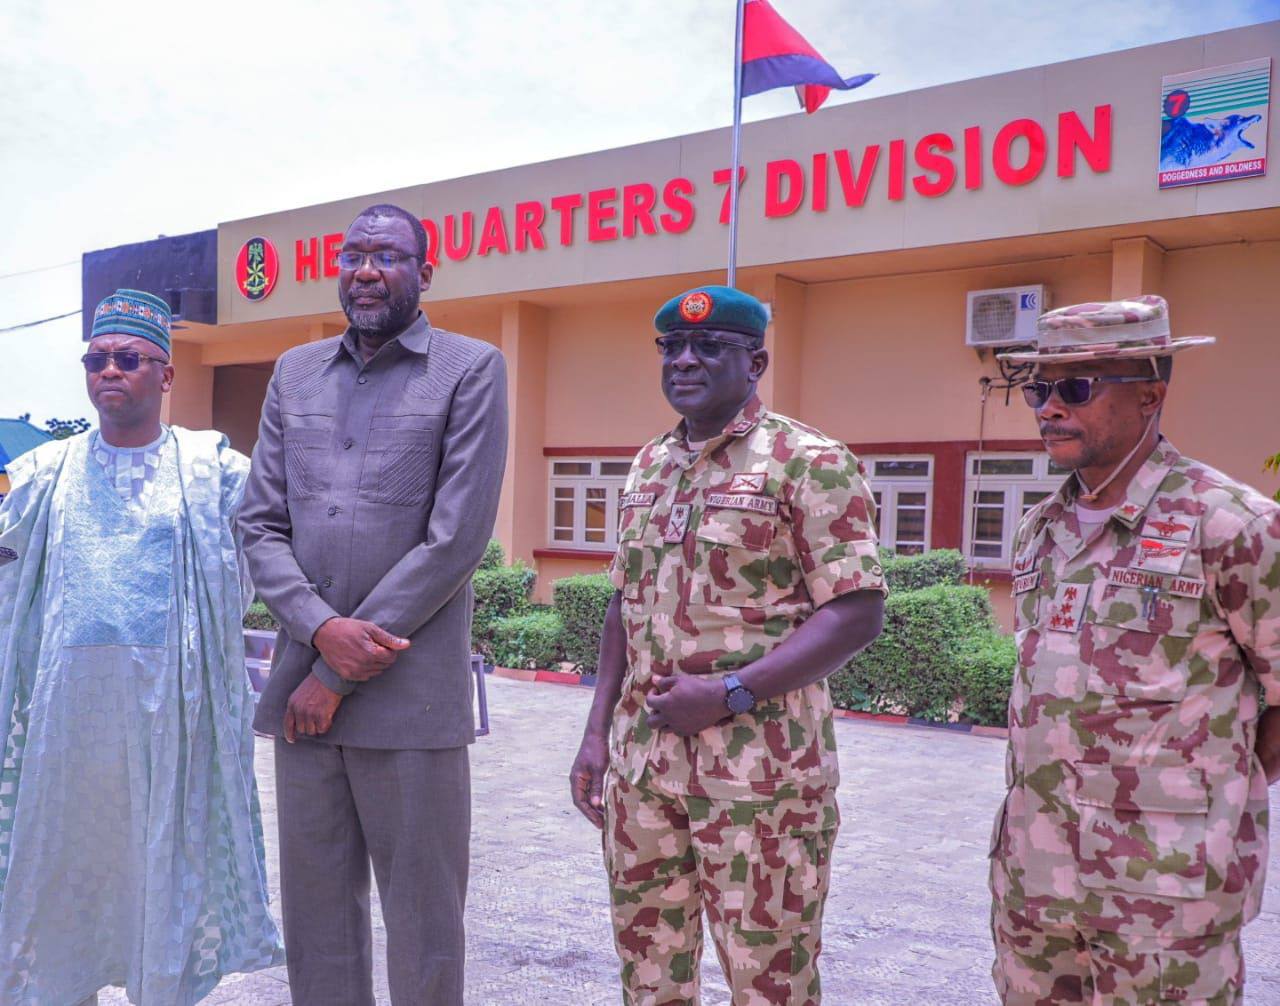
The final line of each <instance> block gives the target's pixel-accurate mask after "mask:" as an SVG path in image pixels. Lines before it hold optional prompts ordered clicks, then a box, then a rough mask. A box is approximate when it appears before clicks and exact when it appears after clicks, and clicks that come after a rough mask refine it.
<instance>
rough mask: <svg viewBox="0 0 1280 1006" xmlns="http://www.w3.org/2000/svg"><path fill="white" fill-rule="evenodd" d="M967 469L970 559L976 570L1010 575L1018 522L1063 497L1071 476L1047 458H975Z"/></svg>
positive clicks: (966, 516)
mask: <svg viewBox="0 0 1280 1006" xmlns="http://www.w3.org/2000/svg"><path fill="white" fill-rule="evenodd" d="M966 464H967V472H966V477H965V493H964V496H965V508H964V552H965V555H967V556H968V557H969V558H970V559H971V560H973V563H974V565H977V566H989V567H994V568H997V569H1008V568H1009V567H1010V566H1012V565H1013V555H1012V550H1013V535H1014V532H1015V531H1017V529H1018V522H1019V521H1020V520H1021V519H1022V517H1023V516H1024V515H1025V514H1026V513H1027V511H1028V510H1030V509H1031V508H1032V507H1033V506H1035V505H1036V504H1037V503H1039V502H1040V501H1041V500H1043V499H1046V498H1047V497H1049V496H1051V495H1053V493H1055V492H1057V491H1058V487H1059V486H1060V485H1062V480H1063V479H1064V478H1065V477H1066V476H1067V475H1068V474H1069V470H1068V469H1065V468H1059V467H1058V466H1057V465H1055V464H1053V463H1052V462H1051V461H1050V460H1049V455H1048V454H1044V453H1037V454H981V455H979V454H970V455H969V457H968V459H967V461H966Z"/></svg>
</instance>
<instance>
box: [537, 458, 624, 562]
mask: <svg viewBox="0 0 1280 1006" xmlns="http://www.w3.org/2000/svg"><path fill="white" fill-rule="evenodd" d="M565 464H586V465H589V466H590V471H589V472H587V473H586V474H581V475H557V474H556V466H557V465H565ZM608 464H617V465H624V466H625V467H626V468H627V471H628V472H629V471H630V470H631V459H630V458H618V457H594V456H591V455H579V456H575V457H564V458H561V457H556V458H548V459H547V528H546V534H547V547H548V548H551V549H563V550H576V551H586V552H599V553H600V554H601V555H602V556H608V555H610V554H612V553H613V552H615V551H616V550H617V548H618V521H619V517H620V514H621V511H620V510H619V509H618V501H619V499H620V498H621V496H622V494H623V491H624V490H625V489H626V484H627V475H626V473H624V474H622V475H605V474H603V471H602V466H604V465H608ZM557 489H568V490H571V491H572V493H573V496H572V499H573V518H572V521H573V523H572V526H571V527H570V528H569V529H568V530H569V531H570V533H571V539H570V540H565V539H563V538H557V537H556V532H557V531H559V530H563V529H564V528H563V527H562V526H561V525H558V524H557V523H556V502H557V496H556V490H557ZM591 489H595V490H602V491H603V492H604V502H605V517H604V541H602V542H601V541H589V540H588V539H587V531H588V530H589V529H588V528H587V520H586V515H587V494H588V490H591ZM590 530H595V529H590Z"/></svg>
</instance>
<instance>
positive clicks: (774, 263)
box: [85, 23, 1280, 614]
mask: <svg viewBox="0 0 1280 1006" xmlns="http://www.w3.org/2000/svg"><path fill="white" fill-rule="evenodd" d="M1278 55H1280V23H1269V24H1264V25H1259V26H1255V27H1250V28H1244V29H1238V30H1234V31H1229V32H1222V33H1218V34H1213V35H1208V36H1200V37H1195V38H1188V39H1182V40H1178V41H1175V42H1170V43H1166V44H1161V45H1156V46H1149V47H1145V48H1138V49H1131V50H1127V51H1123V52H1117V53H1111V54H1107V55H1103V56H1097V57H1093V58H1089V59H1083V60H1077V61H1072V62H1067V63H1060V64H1053V65H1049V66H1043V67H1037V68H1034V69H1028V70H1020V71H1017V72H1013V73H1006V74H1001V75H998V76H993V77H986V78H981V79H976V80H971V81H965V82H961V83H956V84H949V85H946V86H941V87H935V88H928V89H924V90H919V91H913V92H908V93H903V94H897V95H891V96H888V97H883V98H877V99H874V100H865V101H859V102H854V103H852V104H846V105H842V106H838V107H834V108H830V109H826V110H823V111H821V112H819V113H818V114H816V115H813V116H803V115H793V116H788V117H785V118H780V119H773V120H768V121H764V122H759V123H754V124H751V125H748V126H746V127H745V128H744V134H743V152H744V154H743V161H744V165H745V178H744V180H743V183H742V197H741V198H742V211H741V212H742V217H741V238H740V245H739V247H740V249H741V251H740V265H739V274H738V278H739V286H741V287H742V288H743V289H746V290H748V291H749V292H751V293H753V294H755V295H756V296H758V297H759V298H761V299H762V300H763V301H765V302H767V303H768V304H769V305H770V308H771V310H772V318H773V320H772V324H771V328H770V332H769V335H768V340H767V348H768V349H769V350H770V353H771V356H772V364H771V367H770V369H769V372H768V373H767V374H766V376H765V379H764V382H763V384H762V388H761V391H762V397H763V398H764V400H765V402H766V404H767V405H769V406H770V407H771V408H773V409H775V410H777V411H779V412H783V413H785V414H788V415H791V416H794V417H796V418H798V419H800V420H802V421H804V422H806V423H809V424H811V425H813V426H816V427H818V428H819V429H821V430H823V431H824V432H826V433H828V434H830V435H832V436H836V437H839V438H841V439H842V440H844V441H846V442H848V443H849V444H850V445H851V446H852V447H853V448H854V450H855V451H857V452H858V454H859V455H860V456H861V457H862V458H863V459H864V460H865V461H866V464H867V469H868V475H869V478H870V481H871V485H872V488H873V490H874V491H875V493H876V496H877V498H878V500H879V502H880V530H881V535H882V537H883V539H884V542H885V544H886V545H888V546H889V547H892V548H895V549H897V550H898V551H900V552H914V551H921V550H926V549H930V548H943V547H947V548H960V549H963V550H964V551H965V552H966V553H967V554H968V555H969V556H971V557H972V560H973V563H974V565H975V568H976V569H977V570H978V572H979V575H980V578H981V579H982V580H983V581H984V582H987V583H990V584H991V585H992V586H993V588H994V594H995V596H996V599H997V607H998V610H1000V611H1001V612H1002V614H1004V613H1007V593H1008V591H1007V586H1005V584H1006V583H1007V580H1008V568H1009V564H1010V554H1009V549H1010V542H1011V540H1012V536H1013V530H1014V527H1015V525H1016V522H1017V520H1018V518H1019V517H1020V516H1021V514H1022V513H1023V512H1025V510H1026V509H1027V508H1028V507H1030V506H1031V505H1032V504H1034V503H1035V502H1036V501H1037V500H1039V499H1041V498H1043V496H1044V495H1045V494H1047V493H1049V492H1051V491H1053V489H1054V488H1055V487H1056V485H1057V484H1058V483H1059V482H1060V481H1061V478H1062V475H1063V473H1062V472H1059V471H1055V470H1054V469H1053V468H1052V466H1051V465H1050V464H1049V462H1048V458H1047V456H1046V455H1045V453H1044V451H1043V450H1042V447H1041V444H1040V442H1039V440H1038V438H1037V436H1036V428H1035V423H1034V421H1033V416H1032V413H1031V411H1030V410H1029V409H1028V408H1027V407H1026V406H1025V405H1024V404H1023V403H1022V400H1021V396H1020V395H1019V394H1018V393H1017V392H1016V390H1011V388H1010V385H1011V384H1013V383H1016V380H1017V379H1018V378H1019V377H1020V376H1024V375H1019V374H1016V373H1009V372H1007V371H1003V370H1002V369H1001V367H1000V366H999V364H998V363H997V361H996V360H995V357H994V349H995V348H996V347H997V346H999V345H1002V344H1005V343H1008V342H1009V341H1012V340H1016V339H1018V338H1019V337H1021V336H1025V335H1026V331H1027V329H1026V327H1025V326H1026V325H1027V323H1028V322H1029V321H1030V322H1033V321H1034V317H1035V314H1036V313H1037V312H1038V311H1039V310H1043V309H1044V308H1046V307H1050V306H1054V305H1062V304H1068V303H1074V302H1081V301H1087V300H1099V299H1112V298H1117V297H1123V296H1129V295H1136V294H1139V293H1159V294H1161V295H1163V296H1165V297H1166V298H1167V299H1168V300H1169V302H1170V310H1171V316H1172V321H1173V326H1174V331H1175V334H1178V335H1186V334H1201V333H1205V334H1212V335H1216V336H1217V337H1218V340H1219V343H1218V345H1217V346H1216V347H1214V348H1213V349H1207V350H1201V351H1197V352H1195V353H1189V354H1185V355H1180V356H1179V358H1178V361H1177V366H1176V369H1175V375H1174V382H1173V388H1172V393H1171V403H1170V405H1169V407H1168V409H1167V412H1166V415H1165V417H1164V430H1165V432H1166V434H1167V435H1168V436H1169V437H1170V439H1171V440H1172V441H1173V442H1174V443H1175V444H1176V445H1177V446H1178V447H1179V448H1180V449H1182V450H1183V451H1184V452H1186V453H1188V454H1192V455H1194V456H1196V457H1199V458H1201V459H1202V460H1205V461H1207V462H1209V463H1211V464H1213V465H1215V466H1217V467H1219V468H1221V469H1223V470H1224V471H1226V472H1227V473H1228V474H1230V475H1232V476H1233V477H1236V478H1240V479H1243V480H1245V481H1247V482H1252V483H1254V484H1256V485H1259V486H1260V487H1261V488H1264V489H1267V490H1269V491H1270V490H1274V488H1275V486H1274V485H1269V484H1268V482H1274V481H1275V480H1274V478H1273V477H1271V476H1268V475H1266V474H1265V473H1264V472H1263V470H1262V461H1263V458H1264V457H1266V456H1267V455H1269V454H1273V453H1275V451H1276V450H1280V442H1277V441H1280V430H1278V429H1277V425H1278V424H1277V423H1276V421H1275V419H1276V406H1275V396H1274V391H1273V388H1274V385H1275V379H1276V376H1277V373H1278V368H1277V365H1276V362H1275V350H1274V339H1275V336H1274V334H1273V329H1274V325H1275V321H1274V319H1276V318H1277V317H1280V283H1277V282H1276V281H1275V279H1274V278H1273V277H1275V276H1276V275H1280V174H1278V173H1277V172H1270V173H1268V172H1267V170H1266V157H1267V128H1266V127H1267V124H1268V123H1267V118H1268V116H1267V114H1266V109H1267V107H1268V104H1269V97H1270V81H1271V61H1272V60H1273V59H1274V57H1276V56H1278ZM1188 106H1189V107H1188ZM1242 110H1243V111H1242ZM1246 113H1247V114H1246ZM1246 119H1247V120H1249V121H1247V122H1246V121H1245V120H1246ZM1178 120H1181V121H1178ZM1175 141H1176V142H1175ZM728 163H729V134H728V130H716V131H711V132H706V133H698V134H693V135H688V136H681V137H675V138H672V139H667V140H660V141H657V142H652V143H645V144H640V145H637V146H633V147H628V148H623V149H618V150H609V151H603V152H599V153H592V154H587V155H583V156H579V157H572V158H567V159H563V160H558V161H551V162H546V163H542V164H533V165H525V166H520V167H514V168H510V169H507V170H502V171H496V172H492V173H488V174H482V175H476V176H472V177H467V178H459V179H453V180H448V181H441V182H436V183H432V184H426V185H421V186H415V187H411V188H406V189H402V190H398V191H393V192H380V193H372V194H365V195H359V196H353V197H352V198H350V199H346V200H342V201H340V202H335V203H329V204H325V205H321V206H311V207H304V208H300V209H292V210H285V211H281V212H279V213H273V214H270V215H267V216H262V217H256V218H253V219H248V220H237V221H232V222H229V223H223V224H220V225H219V226H218V228H217V232H216V277H214V278H213V279H212V280H208V279H200V278H199V276H200V275H201V271H200V270H199V269H194V268H185V267H182V266H181V263H179V264H178V265H175V267H174V269H173V270H172V272H173V274H174V275H175V276H178V277H179V278H178V279H175V280H173V282H175V283H181V282H182V280H181V276H183V275H190V276H197V279H196V280H192V281H191V282H192V283H193V284H197V283H198V286H193V292H191V293H188V294H185V295H184V293H183V289H182V288H181V286H179V287H176V288H174V289H173V290H171V291H170V292H169V294H168V295H170V296H171V300H172V301H173V302H174V303H175V306H180V301H181V300H182V299H183V298H184V296H185V298H186V299H187V300H188V302H189V303H191V304H193V305H198V307H197V308H196V309H193V310H192V311H191V312H190V313H189V314H188V315H187V316H186V319H185V328H182V329H180V330H177V331H175V333H174V340H175V341H174V347H175V362H176V364H177V367H178V379H177V383H176V384H175V388H174V392H173V394H172V396H171V401H170V406H169V407H170V418H171V419H172V420H173V421H174V422H179V423H182V424H184V425H189V426H197V427H207V426H214V427H217V428H219V429H221V430H223V431H225V432H226V433H227V434H228V435H229V436H230V437H231V439H232V442H233V443H234V444H235V445H236V446H237V447H238V448H240V449H241V450H246V451H247V450H249V449H251V448H252V446H253V443H254V439H255V432H256V425H257V420H258V412H259V408H260V405H261V402H262V398H263V394H264V391H265V387H266V383H267V380H268V379H269V377H270V372H271V368H272V365H273V363H274V361H275V359H276V358H277V357H278V356H279V355H280V354H281V353H282V352H283V351H284V350H285V349H287V348H288V347H290V346H293V345H297V344H299V343H302V342H306V341H310V340H317V339H323V338H326V337H329V336H332V335H336V334H338V333H340V332H341V331H342V330H343V328H344V324H345V323H344V319H343V316H342V314H341V311H340V309H339V307H338V298H337V284H336V277H337V266H336V261H335V256H336V253H337V251H338V249H339V247H340V245H341V242H342V235H343V232H344V230H345V228H346V226H347V225H348V224H349V223H350V221H351V220H352V219H353V218H354V216H355V215H356V214H357V213H358V212H359V211H360V210H361V209H362V208H364V207H366V206H368V205H370V204H372V203H375V202H393V203H397V204H399V205H401V206H403V207H405V208H406V209H409V210H410V211H412V212H414V213H417V214H419V215H420V216H421V218H422V220H423V223H424V225H425V226H426V228H427V231H428V236H429V238H430V245H431V248H430V253H431V256H432V258H433V260H434V261H435V262H436V263H437V270H436V279H435V282H434V284H433V287H432V290H431V291H430V294H429V296H428V297H427V298H426V300H425V301H424V308H425V310H426V311H427V313H428V315H429V317H430V319H431V321H432V322H433V323H434V324H435V325H437V326H441V327H444V328H450V329H453V330H455V331H459V332H463V333H466V334H468V335H472V336H475V337H477V338H481V339H485V340H487V341H489V342H491V343H493V344H494V345H496V346H499V347H500V348H501V349H502V351H503V353H504V354H505V355H506V358H507V363H508V367H509V372H510V377H511V384H510V402H509V404H510V413H511V430H510V433H511V450H510V458H509V461H508V469H507V473H506V486H505V492H504V498H503V503H502V507H501V511H500V515H499V519H498V526H497V528H496V532H495V533H496V535H497V537H499V538H500V539H501V540H502V541H503V543H504V544H505V545H506V546H507V548H508V550H509V552H510V553H511V554H512V555H514V556H517V557H521V558H524V559H526V560H528V561H530V562H532V563H534V564H536V566H537V569H538V573H539V587H538V590H539V593H540V596H542V597H544V598H545V597H548V596H549V590H550V583H551V582H552V581H553V580H555V579H557V578H559V577H561V576H565V575H570V574H573V573H578V572H585V571H593V570H599V569H603V568H604V565H605V563H606V561H607V559H608V556H609V554H610V553H611V551H612V549H613V547H614V544H615V527H616V517H617V501H618V494H619V492H620V489H621V487H622V484H623V480H624V478H625V475H626V471H627V467H628V462H629V461H630V458H631V457H632V455H633V454H634V453H635V451H636V449H637V448H638V447H639V446H640V445H641V444H642V443H644V442H645V441H646V440H648V439H649V438H650V437H652V436H653V435H655V434H656V433H658V432H661V431H663V430H666V429H669V428H670V427H671V426H672V425H673V423H674V417H673V415H672V413H671V411H670V409H669V408H668V406H667V405H666V403H665V401H664V399H663V397H662V394H661V391H660V389H659V382H658V377H659V373H658V372H659V359H658V356H657V354H656V353H655V351H654V348H653V341H652V340H653V337H654V335H655V333H654V331H653V329H652V323H651V321H652V316H653V313H654V311H655V310H656V308H657V307H658V306H659V305H660V304H661V303H662V302H663V301H664V300H666V299H667V298H668V297H670V296H672V295H674V294H675V293H678V292H679V291H681V290H683V289H685V288H688V287H690V286H693V285H695V284H698V283H704V282H723V268H724V259H725V252H726V244H727V232H728V231H727V226H726V209H727V198H726V197H727V193H728V182H729V174H730V172H729V169H728ZM192 237H193V238H196V239H199V238H203V237H204V236H203V235H194V236H192ZM168 240H171V241H172V240H173V239H168ZM196 244H200V242H199V241H197V242H196ZM131 247H133V248H138V247H141V246H131ZM120 253H121V250H120V249H115V250H112V252H111V253H106V252H103V253H93V254H91V255H89V256H86V259H85V282H86V290H88V289H89V284H90V282H91V281H92V282H95V283H97V284H98V285H101V284H102V282H103V276H102V271H101V269H99V268H98V265H97V260H96V259H95V255H99V256H107V255H108V254H110V255H114V256H115V258H114V259H112V263H111V264H112V268H119V267H120ZM104 261H105V260H104ZM209 283H212V284H213V286H214V289H215V291H216V292H215V293H213V294H212V300H211V299H210V295H209V293H208V291H207V287H208V285H209ZM157 292H161V293H164V292H165V291H163V290H158V291H157ZM214 303H216V310H212V311H211V310H209V307H210V306H212V304H214ZM86 304H87V305H88V300H87V299H86ZM88 306H91V305H88ZM211 315H212V317H210V316H211Z"/></svg>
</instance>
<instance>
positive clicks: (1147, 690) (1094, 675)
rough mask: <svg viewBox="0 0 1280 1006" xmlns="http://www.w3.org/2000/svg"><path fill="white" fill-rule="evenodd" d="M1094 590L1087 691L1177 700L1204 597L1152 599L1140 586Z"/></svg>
mask: <svg viewBox="0 0 1280 1006" xmlns="http://www.w3.org/2000/svg"><path fill="white" fill-rule="evenodd" d="M1094 590H1096V591H1097V592H1098V595H1099V599H1098V600H1097V601H1096V602H1095V604H1094V618H1093V621H1092V622H1091V623H1089V624H1087V625H1086V627H1085V629H1084V632H1085V633H1086V634H1087V636H1088V643H1087V645H1086V646H1083V647H1082V655H1083V656H1085V657H1086V658H1087V659H1088V661H1089V668H1090V669H1089V691H1091V692H1098V693H1101V694H1103V695H1116V696H1120V697H1123V698H1127V699H1134V700H1145V701H1150V702H1178V701H1180V700H1181V699H1182V698H1183V697H1184V696H1185V695H1186V693H1187V687H1188V678H1189V674H1190V670H1191V668H1190V662H1189V660H1188V657H1189V656H1190V652H1191V644H1192V641H1193V639H1194V637H1195V635H1196V633H1197V632H1198V631H1199V629H1200V624H1201V603H1202V602H1201V600H1199V599H1197V598H1194V597H1179V596H1176V595H1171V594H1167V593H1161V594H1159V595H1156V596H1155V598H1154V600H1152V598H1151V596H1150V595H1148V594H1147V593H1146V592H1145V591H1143V590H1141V589H1139V588H1137V587H1115V586H1108V585H1107V584H1106V583H1105V581H1104V582H1102V583H1099V584H1097V585H1096V586H1095V587H1094Z"/></svg>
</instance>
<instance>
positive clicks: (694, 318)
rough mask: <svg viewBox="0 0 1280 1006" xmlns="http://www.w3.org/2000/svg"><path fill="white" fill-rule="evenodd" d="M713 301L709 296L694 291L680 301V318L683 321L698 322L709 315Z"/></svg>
mask: <svg viewBox="0 0 1280 1006" xmlns="http://www.w3.org/2000/svg"><path fill="white" fill-rule="evenodd" d="M712 306H713V301H712V300H711V295H710V294H708V293H706V292H705V291H702V290H695V291H694V292H693V293H691V294H688V295H687V296H686V297H685V298H684V300H682V301H680V317H681V318H683V319H684V320H685V321H691V322H695V323H696V322H699V321H702V320H704V319H705V318H706V317H707V315H709V314H710V313H711V308H712Z"/></svg>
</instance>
